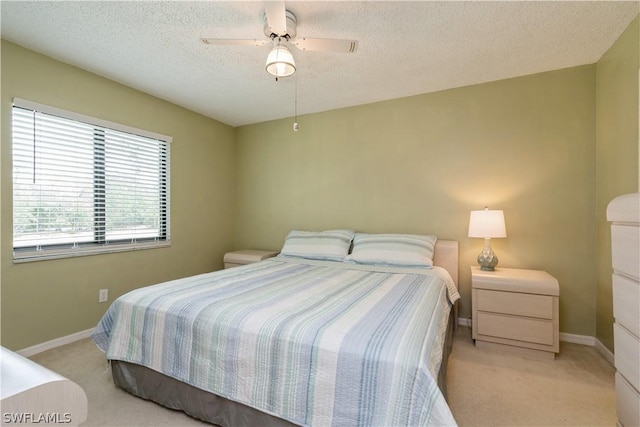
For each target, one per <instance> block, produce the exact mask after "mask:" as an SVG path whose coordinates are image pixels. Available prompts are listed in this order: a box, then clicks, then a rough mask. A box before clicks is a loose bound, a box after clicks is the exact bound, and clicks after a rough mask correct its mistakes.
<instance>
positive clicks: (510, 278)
mask: <svg viewBox="0 0 640 427" xmlns="http://www.w3.org/2000/svg"><path fill="white" fill-rule="evenodd" d="M471 294H472V295H471V305H472V337H473V340H474V341H475V343H476V345H477V346H479V345H485V346H486V345H489V346H505V348H508V349H510V350H517V351H519V352H520V353H526V354H529V355H533V356H537V357H542V358H547V359H554V358H555V354H556V353H559V351H560V334H559V328H558V324H559V316H558V314H559V308H558V307H559V298H560V288H559V285H558V281H557V280H556V279H555V278H554V277H553V276H551V275H550V274H549V273H547V272H545V271H541V270H521V269H514V268H497V269H496V270H495V271H483V270H481V269H480V268H479V267H471Z"/></svg>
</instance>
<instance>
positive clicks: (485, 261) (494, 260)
mask: <svg viewBox="0 0 640 427" xmlns="http://www.w3.org/2000/svg"><path fill="white" fill-rule="evenodd" d="M478 265H479V266H480V270H484V271H495V269H496V265H498V257H497V256H496V254H495V253H494V252H493V250H492V249H491V239H484V247H483V248H482V252H480V255H478Z"/></svg>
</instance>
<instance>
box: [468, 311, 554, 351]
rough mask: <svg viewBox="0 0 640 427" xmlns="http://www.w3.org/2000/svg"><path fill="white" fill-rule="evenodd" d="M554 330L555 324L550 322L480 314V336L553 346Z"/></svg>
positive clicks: (480, 312)
mask: <svg viewBox="0 0 640 427" xmlns="http://www.w3.org/2000/svg"><path fill="white" fill-rule="evenodd" d="M553 329H554V325H553V322H551V321H549V320H539V319H533V318H524V317H514V316H506V315H501V314H492V313H485V312H482V311H479V312H478V334H479V335H488V336H492V337H499V338H506V339H511V340H517V341H525V342H531V343H536V344H544V345H553V344H554V334H553Z"/></svg>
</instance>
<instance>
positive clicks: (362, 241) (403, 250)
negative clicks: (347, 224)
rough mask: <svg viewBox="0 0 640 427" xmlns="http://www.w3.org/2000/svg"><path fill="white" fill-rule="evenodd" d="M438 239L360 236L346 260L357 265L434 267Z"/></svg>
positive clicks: (392, 235) (412, 236)
mask: <svg viewBox="0 0 640 427" xmlns="http://www.w3.org/2000/svg"><path fill="white" fill-rule="evenodd" d="M436 240H437V237H436V236H430V235H427V236H423V235H417V234H364V233H357V234H356V236H355V238H354V239H353V250H352V251H351V255H349V256H348V257H347V258H346V260H345V261H347V262H353V263H357V264H381V265H398V266H408V267H433V250H434V247H435V244H436Z"/></svg>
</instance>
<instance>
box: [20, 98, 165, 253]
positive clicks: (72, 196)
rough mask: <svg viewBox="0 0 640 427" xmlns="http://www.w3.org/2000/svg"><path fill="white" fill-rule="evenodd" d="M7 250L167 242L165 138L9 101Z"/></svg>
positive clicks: (94, 249) (85, 249) (80, 249)
mask: <svg viewBox="0 0 640 427" xmlns="http://www.w3.org/2000/svg"><path fill="white" fill-rule="evenodd" d="M12 116H13V120H12V124H13V253H14V256H13V257H14V261H28V260H37V259H49V258H58V257H69V256H77V255H88V254H95V253H102V252H114V251H121V250H135V249H143V248H149V247H158V246H167V245H169V241H170V240H169V143H170V142H171V138H170V137H166V136H163V135H156V134H153V133H151V132H147V131H143V130H139V129H133V128H129V127H127V126H123V125H118V124H115V123H110V122H106V121H103V120H100V119H95V118H92V117H87V116H83V115H79V114H76V113H71V112H68V111H64V110H60V109H57V108H53V107H49V106H44V105H40V104H35V103H33V102H29V101H25V100H21V99H17V98H16V99H14V103H13V114H12Z"/></svg>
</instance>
